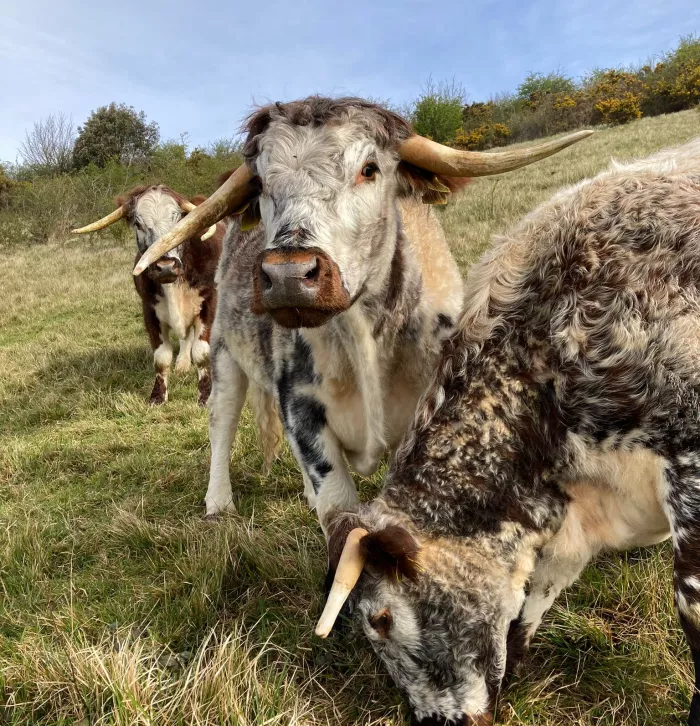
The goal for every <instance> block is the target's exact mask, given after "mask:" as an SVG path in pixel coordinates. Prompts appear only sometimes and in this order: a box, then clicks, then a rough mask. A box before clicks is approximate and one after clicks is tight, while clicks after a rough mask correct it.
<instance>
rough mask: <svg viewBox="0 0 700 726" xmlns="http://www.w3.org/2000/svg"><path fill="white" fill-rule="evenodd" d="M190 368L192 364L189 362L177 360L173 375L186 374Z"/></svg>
mask: <svg viewBox="0 0 700 726" xmlns="http://www.w3.org/2000/svg"><path fill="white" fill-rule="evenodd" d="M191 367H192V363H191V362H190V361H189V360H180V359H179V358H178V359H177V360H176V361H175V373H177V374H178V375H182V374H183V373H187V372H188V371H189V370H190V368H191Z"/></svg>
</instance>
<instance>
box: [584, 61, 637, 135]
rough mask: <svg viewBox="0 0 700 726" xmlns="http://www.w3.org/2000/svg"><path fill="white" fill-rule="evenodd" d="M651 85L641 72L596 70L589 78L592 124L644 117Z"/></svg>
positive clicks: (588, 90)
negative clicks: (640, 74)
mask: <svg viewBox="0 0 700 726" xmlns="http://www.w3.org/2000/svg"><path fill="white" fill-rule="evenodd" d="M647 92H648V86H647V84H646V83H644V81H643V80H642V79H641V78H640V77H639V75H637V74H634V73H630V72H627V71H622V70H605V71H596V72H594V73H593V74H592V75H591V77H590V78H589V79H588V80H587V81H586V89H585V93H587V94H588V96H589V97H590V99H591V103H592V106H593V114H592V116H591V123H592V124H613V125H619V124H625V123H628V122H629V121H633V120H634V119H638V118H641V117H642V108H641V104H642V101H643V99H644V97H645V95H646V93H647Z"/></svg>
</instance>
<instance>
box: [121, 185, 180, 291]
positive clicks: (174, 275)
mask: <svg viewBox="0 0 700 726" xmlns="http://www.w3.org/2000/svg"><path fill="white" fill-rule="evenodd" d="M182 215H183V212H182V210H181V208H180V203H179V200H178V199H176V198H175V196H174V195H173V193H172V192H171V191H170V190H169V189H167V188H165V187H162V186H157V187H149V188H148V189H146V190H145V191H143V192H141V193H140V194H138V195H135V196H133V197H132V198H131V200H130V204H129V211H128V213H127V222H128V224H129V226H130V227H131V229H132V230H133V231H134V235H135V236H136V247H137V249H138V252H139V253H140V254H143V253H144V252H145V251H146V250H147V249H148V248H149V247H150V246H151V245H152V244H153V243H154V242H155V241H156V240H157V239H159V238H160V237H162V236H163V235H164V234H166V233H167V232H169V231H170V230H171V229H172V228H173V227H174V226H175V225H176V224H177V223H178V222H179V221H180V219H181V217H182ZM148 275H149V276H150V277H151V278H152V279H154V280H157V281H158V282H160V283H162V284H166V283H170V282H175V281H176V280H177V279H178V278H179V277H180V276H181V275H182V260H181V257H180V248H179V247H176V248H175V249H173V250H171V251H170V252H166V254H164V255H163V256H162V257H161V258H160V259H159V260H157V261H156V262H155V263H154V264H152V265H150V266H149V268H148Z"/></svg>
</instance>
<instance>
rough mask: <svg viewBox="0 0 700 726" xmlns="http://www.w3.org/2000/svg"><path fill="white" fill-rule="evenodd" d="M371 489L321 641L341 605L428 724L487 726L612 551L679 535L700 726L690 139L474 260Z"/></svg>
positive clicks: (699, 340) (694, 201)
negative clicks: (550, 625)
mask: <svg viewBox="0 0 700 726" xmlns="http://www.w3.org/2000/svg"><path fill="white" fill-rule="evenodd" d="M436 369H437V373H436V376H435V379H434V380H433V382H432V384H431V385H430V387H429V389H428V392H427V394H426V396H425V397H424V400H423V401H422V403H421V405H420V407H419V411H418V414H417V417H416V419H415V421H414V424H413V426H412V428H411V429H410V432H409V434H408V435H407V437H406V439H405V440H404V442H403V444H402V446H401V448H400V450H399V453H398V455H397V457H396V460H395V461H394V463H393V466H392V468H391V471H390V473H389V474H388V478H387V482H386V485H385V487H384V490H383V492H382V493H381V495H380V496H379V497H378V498H377V499H376V500H374V501H372V502H371V503H369V504H365V505H361V506H359V507H352V508H349V510H348V511H346V512H342V513H341V512H336V513H335V514H334V516H333V517H332V518H331V519H330V520H329V521H328V523H327V527H328V532H329V536H330V539H329V546H330V551H331V554H332V558H333V560H334V562H337V563H339V564H338V566H337V569H336V575H335V581H334V584H333V587H332V589H331V593H330V595H329V598H328V601H327V605H326V610H325V611H324V614H323V616H322V618H321V621H320V622H319V625H318V629H317V632H318V634H319V635H321V636H324V637H325V636H326V635H327V634H328V633H329V631H330V629H331V628H332V626H333V623H334V621H335V619H336V617H337V614H338V612H339V611H340V608H341V607H342V605H343V603H344V601H345V600H346V598H348V596H349V604H350V605H351V607H352V609H354V611H355V613H356V616H357V618H358V619H359V621H360V623H361V625H362V627H363V629H364V632H365V633H366V635H367V637H368V639H369V641H370V643H371V644H372V647H373V648H374V650H375V651H376V653H377V654H378V656H379V657H380V659H381V660H382V661H383V662H384V664H385V666H386V667H387V669H388V671H389V673H390V674H391V676H392V677H393V679H394V681H395V682H396V684H397V686H398V687H399V688H400V689H401V690H402V691H403V692H404V693H405V694H406V696H407V698H408V700H409V702H410V705H411V708H412V710H413V712H414V714H415V716H416V719H417V720H418V721H419V722H420V723H422V724H490V723H492V718H493V710H494V704H495V702H496V697H497V694H498V692H499V689H500V688H501V683H502V680H503V678H504V674H505V673H506V671H507V670H508V669H509V668H510V667H512V666H513V665H515V663H516V662H517V660H518V659H519V657H520V656H521V655H522V653H523V652H524V651H525V649H526V647H527V645H528V644H529V642H530V641H531V639H532V638H533V636H534V634H535V631H536V630H537V628H538V626H539V625H540V622H541V620H542V617H543V615H544V613H545V612H546V611H547V609H548V608H549V607H550V606H551V605H552V603H553V601H554V599H555V598H556V596H557V595H558V593H559V592H560V591H561V590H562V588H565V587H567V586H568V585H570V584H571V583H573V582H574V581H575V580H576V578H577V577H578V576H579V574H580V572H581V571H582V569H583V568H584V567H585V566H586V564H587V563H588V562H590V561H591V559H592V558H593V557H595V555H596V554H597V553H599V552H600V551H602V550H606V549H612V550H620V549H625V548H628V547H635V546H640V545H650V544H654V543H657V542H660V541H662V540H664V539H666V538H667V537H671V538H672V541H673V547H674V578H673V586H674V590H675V602H676V606H677V610H678V616H679V619H680V624H681V626H682V628H683V630H684V632H685V635H686V638H687V641H688V644H689V646H690V650H691V653H692V657H693V660H694V663H695V672H696V675H695V695H694V696H693V699H692V704H691V707H690V721H689V723H690V724H691V725H692V726H698V725H700V691H699V689H700V138H698V139H696V140H694V141H692V142H690V143H688V144H686V145H684V146H680V147H678V148H675V149H671V150H668V151H664V152H661V153H658V154H656V155H654V156H652V157H650V158H648V159H646V160H644V161H639V162H634V163H630V164H615V165H613V167H612V168H611V169H610V170H609V171H606V172H604V173H601V174H600V175H598V176H597V177H595V178H593V179H591V180H589V181H585V182H582V183H580V184H578V185H577V186H574V187H572V188H570V189H567V190H565V191H562V192H561V193H559V194H557V195H556V196H555V197H554V198H553V199H552V200H551V201H549V202H547V203H545V204H543V205H542V206H540V207H539V208H538V209H537V210H535V211H534V212H532V213H531V214H529V215H528V216H527V217H525V219H524V220H523V221H522V222H521V223H520V224H519V225H518V226H517V227H515V229H513V230H512V231H511V232H510V233H509V234H507V235H505V236H503V237H499V238H496V240H495V242H494V244H493V245H492V247H491V249H490V250H489V251H487V252H486V254H485V255H484V257H483V258H482V259H481V261H480V262H479V263H478V264H476V265H475V266H474V267H473V268H472V269H471V270H470V272H469V276H468V278H467V281H466V302H465V311H464V314H463V317H462V318H461V320H460V321H459V323H458V326H457V330H456V332H455V334H454V335H453V336H451V338H450V339H449V340H448V341H446V342H445V344H444V345H443V349H442V353H441V357H440V362H439V365H437V366H436Z"/></svg>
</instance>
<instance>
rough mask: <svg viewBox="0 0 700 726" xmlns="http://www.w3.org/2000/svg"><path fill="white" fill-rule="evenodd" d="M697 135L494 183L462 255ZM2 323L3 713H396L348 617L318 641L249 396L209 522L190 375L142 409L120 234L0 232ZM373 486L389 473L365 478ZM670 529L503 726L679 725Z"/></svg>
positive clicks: (546, 633) (555, 163) (291, 522)
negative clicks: (587, 181) (22, 239)
mask: <svg viewBox="0 0 700 726" xmlns="http://www.w3.org/2000/svg"><path fill="white" fill-rule="evenodd" d="M697 133H700V117H698V114H697V113H693V112H685V113H680V114H675V115H673V116H668V117H656V118H650V119H644V120H642V121H639V122H636V123H634V124H631V125H629V126H626V127H624V128H618V129H608V130H602V131H599V132H598V133H597V134H596V136H595V137H594V138H593V139H590V140H588V141H586V142H583V143H582V144H580V145H577V146H575V147H573V148H571V149H569V150H567V151H566V152H564V154H563V155H561V156H556V157H554V158H552V159H549V160H547V161H545V162H542V163H540V164H538V165H536V166H534V167H531V168H529V169H525V170H522V171H520V172H517V173H514V174H511V175H508V176H506V177H503V178H502V179H499V180H481V181H479V182H477V183H475V184H474V185H472V186H471V187H469V188H468V189H467V191H466V193H465V194H464V195H463V196H461V197H460V198H459V199H457V200H455V201H454V202H453V203H452V204H451V205H450V206H449V207H448V208H447V209H445V210H444V211H443V212H441V214H442V215H443V220H444V224H445V228H446V231H447V234H448V237H449V239H450V242H451V244H452V246H453V249H454V251H455V254H456V255H457V257H458V259H459V261H460V264H462V266H463V267H464V268H465V269H466V267H467V266H468V264H469V263H470V262H471V261H473V260H474V259H475V258H476V256H477V255H478V254H479V252H480V251H481V250H482V249H483V248H484V247H485V245H486V244H487V242H488V239H489V235H490V234H491V233H492V232H495V231H498V230H502V229H504V228H505V227H506V226H507V225H508V224H509V223H511V222H513V221H514V220H516V219H517V218H518V217H520V216H521V215H522V214H523V213H524V212H526V211H528V210H530V209H532V208H533V207H534V206H535V205H536V204H537V203H538V202H539V201H541V200H543V199H546V198H547V197H548V196H550V195H551V194H552V193H553V192H554V191H555V190H556V189H558V188H560V187H561V186H563V185H565V184H569V183H572V182H575V181H577V180H579V179H581V178H583V177H585V176H589V175H591V174H593V173H595V172H596V171H598V170H599V169H601V168H603V167H605V166H606V165H607V163H608V160H609V158H610V156H615V157H616V158H619V159H625V158H629V157H632V156H640V155H646V154H647V153H649V152H651V151H653V150H655V149H658V148H661V147H664V146H667V145H670V144H673V143H678V142H680V141H683V140H685V139H687V138H689V137H690V136H692V135H695V134H697ZM2 255H3V259H2V263H3V268H4V269H3V272H4V275H3V277H4V284H3V300H2V303H3V322H2V324H1V325H0V531H2V537H1V538H0V723H2V724H8V725H9V726H19V724H42V725H46V726H49V725H51V726H54V725H59V724H60V725H67V724H75V723H78V724H125V725H126V724H129V725H131V724H241V725H242V724H268V723H269V724H274V723H280V724H287V723H303V724H325V723H332V724H339V723H342V724H345V723H361V724H386V725H389V724H392V725H395V726H398V725H399V724H404V723H405V718H406V714H405V711H404V709H403V707H402V705H401V699H400V697H399V695H398V694H397V692H396V691H395V690H394V689H393V687H392V686H391V684H390V682H389V680H388V679H387V678H386V677H385V676H384V674H383V671H382V669H381V666H380V665H379V664H378V663H377V662H376V661H375V659H374V657H373V655H372V653H371V652H370V650H369V647H368V645H367V644H366V643H365V641H364V640H363V639H362V638H361V637H359V636H358V635H357V634H354V633H353V632H352V629H351V628H347V629H346V630H345V631H344V632H342V633H339V634H336V635H335V636H334V637H333V638H331V639H329V641H327V642H322V641H319V640H318V639H316V638H314V636H313V626H314V620H315V618H316V616H317V615H318V613H319V609H320V604H321V598H320V592H321V583H322V578H323V575H324V564H325V553H324V544H323V539H322V536H321V533H320V531H319V528H318V525H317V522H316V519H315V516H314V515H313V514H312V513H309V512H308V511H307V508H306V505H305V502H304V500H303V498H302V496H301V490H302V485H301V479H300V475H299V472H298V470H297V468H296V465H295V463H294V461H293V459H292V457H291V456H290V454H289V452H288V450H287V451H285V453H284V455H283V457H282V458H281V459H280V460H279V461H277V462H276V463H275V465H274V466H273V470H272V473H271V474H270V475H269V476H268V477H267V478H265V479H263V478H262V476H261V474H260V470H261V468H262V453H261V450H260V447H259V444H258V441H257V436H256V433H255V429H254V426H253V424H252V418H251V416H250V414H249V412H248V411H247V410H246V412H245V413H244V417H243V421H242V425H241V429H240V434H239V440H238V443H237V446H236V449H235V451H234V454H233V456H232V460H231V472H232V479H233V481H234V486H235V490H236V496H237V500H236V501H237V506H238V514H237V515H235V516H228V517H225V518H223V519H221V520H220V521H218V522H215V523H209V522H205V521H203V520H202V498H203V495H204V491H205V488H206V481H207V471H208V440H207V420H206V413H205V412H204V411H202V410H200V409H198V408H197V407H196V405H195V400H196V391H195V378H194V374H191V375H188V376H187V377H185V378H179V379H178V378H177V377H175V378H174V379H173V386H172V390H171V400H170V401H169V403H168V404H167V405H166V406H164V407H163V408H159V409H151V408H149V407H148V406H147V405H146V400H147V396H148V392H149V390H150V384H151V382H152V381H151V378H152V375H151V362H150V359H151V355H150V351H149V349H148V345H147V341H146V338H145V335H144V334H143V332H142V323H141V319H140V313H139V305H138V303H137V299H136V294H135V292H134V290H133V285H132V282H131V279H130V270H131V262H132V259H133V251H132V249H131V246H130V245H128V246H127V245H123V246H119V245H117V244H116V243H115V241H114V240H113V239H111V238H108V237H106V238H105V239H104V240H103V241H102V242H97V243H96V242H86V241H84V240H80V241H68V242H66V243H64V244H51V245H46V246H35V247H31V248H25V249H20V248H18V247H16V246H13V247H5V248H4V251H3V253H2ZM359 483H360V489H361V491H362V493H363V496H365V497H368V496H371V494H372V493H373V492H374V491H376V487H377V486H378V485H379V484H380V478H379V477H375V478H374V479H373V480H371V481H369V482H368V481H363V480H359ZM669 554H670V553H669V549H668V547H660V548H652V549H644V550H637V551H634V552H631V553H627V554H623V555H618V554H613V555H608V556H606V557H603V558H601V559H600V560H599V561H598V562H597V563H596V565H595V567H590V568H589V569H588V570H587V571H586V573H585V574H584V576H583V578H582V580H581V581H580V582H579V583H578V584H577V585H576V586H575V587H573V588H571V589H570V590H569V591H568V592H567V593H566V594H565V595H564V596H563V597H562V598H561V599H560V601H559V602H558V603H557V605H556V606H555V608H554V609H553V612H552V613H551V615H550V616H548V618H547V620H546V622H545V625H544V626H543V628H542V629H541V631H540V633H539V634H538V636H537V638H536V641H535V645H534V648H533V650H532V652H531V654H530V656H529V658H528V661H527V665H526V668H525V671H524V673H523V675H522V676H521V677H520V678H519V679H518V680H517V681H516V682H515V683H514V684H513V685H512V686H511V687H510V688H509V690H508V691H507V692H505V693H504V694H503V697H502V699H501V703H500V707H499V717H500V719H501V722H502V723H504V724H510V725H515V724H532V725H534V724H537V725H538V726H560V725H561V724H562V723H568V724H582V725H583V724H586V725H587V724H591V725H592V724H595V725H596V726H603V725H607V724H615V726H620V725H622V724H629V725H631V724H654V725H655V726H656V725H659V726H662V725H666V724H678V723H680V721H681V718H682V716H683V713H684V710H685V709H686V706H687V703H688V699H689V694H690V688H689V685H690V683H691V671H690V665H689V659H688V653H687V650H686V647H685V644H684V640H683V637H682V635H681V633H680V630H679V627H678V625H677V624H676V620H675V617H674V614H673V608H672V597H671V582H670V578H671V566H670V556H669Z"/></svg>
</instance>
